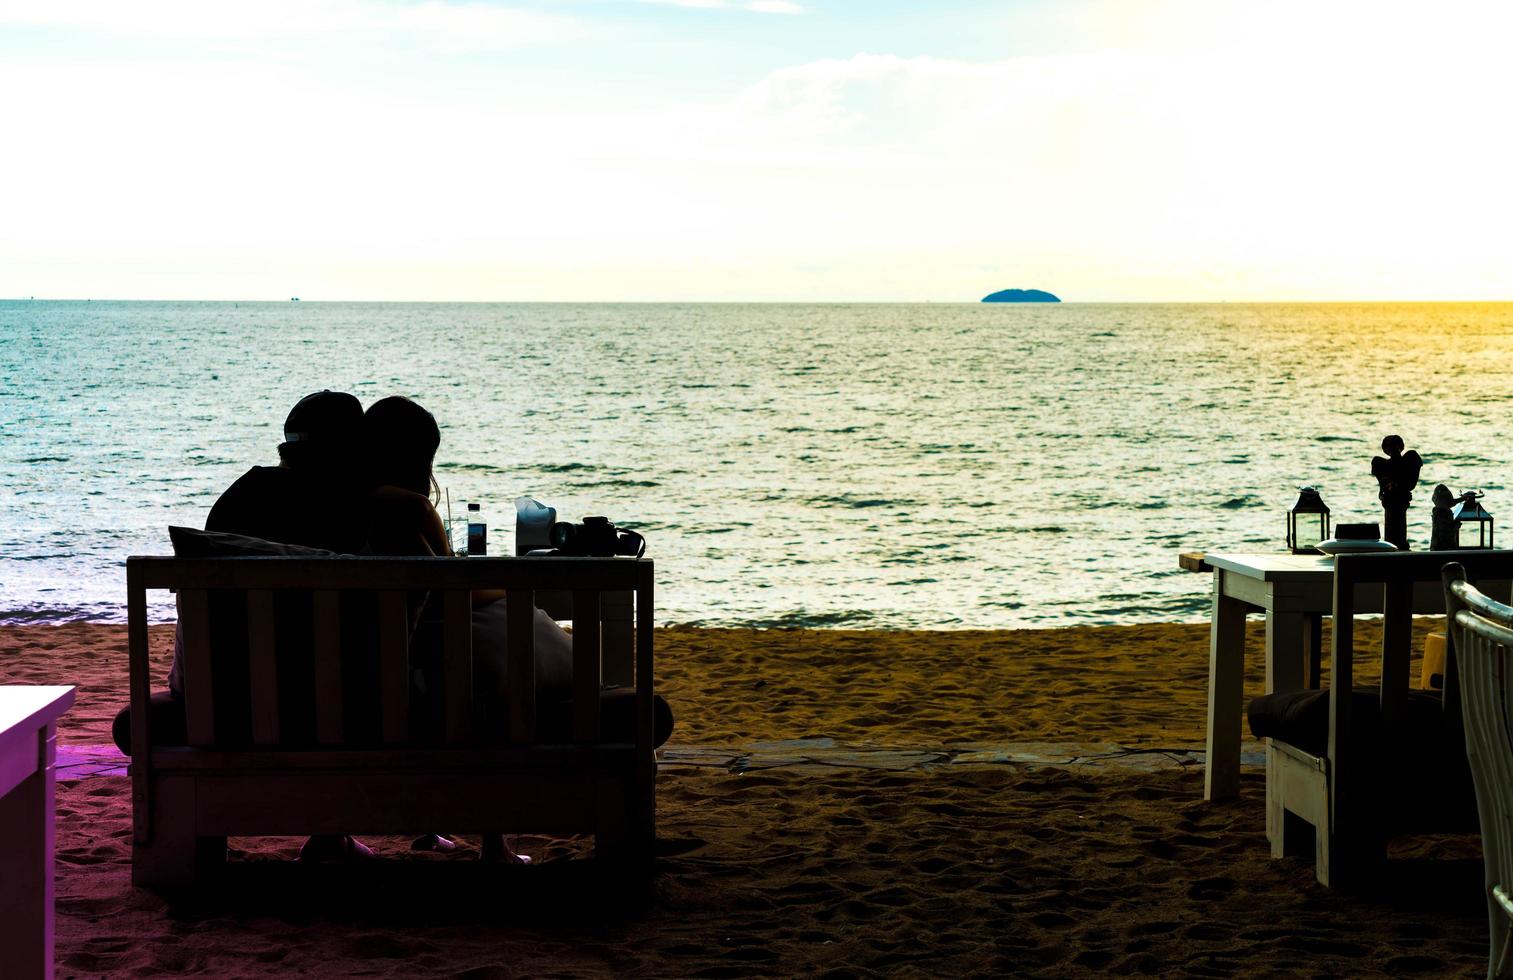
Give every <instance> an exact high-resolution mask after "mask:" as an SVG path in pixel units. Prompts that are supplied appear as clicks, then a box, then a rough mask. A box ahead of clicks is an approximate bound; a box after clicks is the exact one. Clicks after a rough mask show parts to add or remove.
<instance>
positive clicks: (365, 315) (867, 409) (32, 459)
mask: <svg viewBox="0 0 1513 980" xmlns="http://www.w3.org/2000/svg"><path fill="white" fill-rule="evenodd" d="M321 388H333V389H338V390H346V391H350V392H353V393H354V394H356V395H357V396H358V398H360V399H361V400H362V401H363V403H364V404H365V405H366V404H369V403H371V402H372V401H374V400H376V399H378V398H381V397H384V396H386V395H393V394H400V395H407V396H409V397H411V398H414V399H415V400H417V401H419V402H420V403H421V404H422V405H424V406H426V407H427V408H429V409H430V410H431V411H432V412H433V413H434V414H435V416H436V418H437V419H438V421H439V422H440V425H441V428H442V444H441V450H440V453H439V455H438V459H437V467H436V474H437V478H438V480H439V482H440V484H441V485H442V486H443V487H444V488H445V489H446V491H447V499H449V500H450V501H451V506H452V507H453V508H460V506H461V505H462V503H463V502H464V501H470V502H478V503H480V504H481V505H482V512H483V514H484V515H485V520H486V521H487V522H488V523H489V525H490V541H491V545H492V549H491V553H509V551H510V550H511V546H512V544H513V536H514V535H513V532H514V504H513V501H514V499H515V498H516V497H519V496H530V497H534V498H536V499H538V500H540V501H542V502H543V503H545V504H548V505H550V506H553V507H555V508H556V509H557V511H558V515H559V518H560V519H564V520H581V519H582V518H583V517H585V516H589V515H601V516H605V517H608V518H609V519H610V520H612V521H614V522H616V523H617V524H621V525H624V526H627V527H631V528H634V529H636V530H639V531H640V532H642V533H643V534H644V535H645V537H646V539H647V541H648V554H649V555H650V556H651V557H653V558H655V560H656V563H657V573H656V574H657V611H656V616H657V621H658V622H659V623H662V624H673V623H682V624H698V625H704V626H752V627H762V628H794V627H810V628H859V629H914V628H922V629H963V628H1031V627H1033V628H1038V627H1053V626H1072V625H1102V624H1117V623H1140V622H1157V621H1197V620H1202V619H1203V618H1205V617H1206V615H1207V612H1208V604H1209V589H1210V582H1209V581H1208V579H1207V578H1206V577H1205V576H1202V575H1195V574H1192V573H1188V572H1184V571H1182V570H1180V569H1179V567H1178V563H1177V557H1178V554H1179V553H1181V552H1183V551H1194V550H1196V551H1215V550H1224V549H1229V550H1245V551H1280V550H1281V549H1282V548H1283V537H1284V532H1285V515H1286V512H1287V509H1288V507H1289V506H1290V505H1291V503H1292V501H1293V499H1294V498H1295V496H1296V492H1297V488H1298V487H1299V486H1300V485H1304V484H1309V485H1313V486H1315V487H1318V488H1319V489H1320V491H1321V493H1322V495H1323V497H1324V499H1325V501H1326V502H1327V503H1328V505H1329V506H1330V508H1331V509H1332V511H1333V514H1334V519H1335V521H1336V522H1339V521H1377V520H1379V519H1380V506H1379V503H1378V501H1377V496H1376V493H1377V488H1376V484H1375V482H1374V480H1373V479H1372V477H1371V467H1370V464H1371V458H1372V456H1373V455H1374V454H1377V453H1379V452H1380V448H1379V446H1380V442H1381V439H1382V437H1383V436H1385V435H1387V434H1389V433H1396V434H1400V435H1401V436H1402V437H1403V438H1404V439H1405V440H1406V442H1407V444H1408V446H1409V447H1410V448H1413V449H1416V450H1417V451H1418V452H1420V453H1421V454H1422V455H1423V457H1424V460H1425V465H1424V469H1423V474H1422V480H1421V483H1420V487H1419V491H1418V493H1417V495H1416V499H1415V502H1414V505H1413V508H1412V510H1411V511H1410V513H1409V529H1410V535H1411V536H1412V537H1413V538H1414V539H1415V541H1417V542H1419V546H1425V545H1427V541H1428V535H1429V503H1428V500H1429V495H1430V491H1431V490H1432V489H1433V487H1434V485H1435V484H1436V483H1445V484H1447V485H1449V486H1450V487H1451V488H1452V489H1453V490H1455V491H1456V492H1460V491H1461V490H1465V489H1483V490H1485V491H1486V497H1485V498H1484V501H1483V502H1484V505H1485V506H1486V508H1487V509H1488V510H1489V511H1490V512H1491V513H1492V515H1493V517H1494V518H1495V519H1497V518H1502V517H1503V515H1504V514H1506V515H1507V520H1508V521H1509V524H1510V526H1513V495H1510V494H1509V493H1507V492H1506V491H1507V487H1508V484H1509V478H1510V475H1513V474H1510V465H1513V440H1510V437H1509V421H1510V418H1509V416H1510V414H1513V304H1476V303H1465V304H1369V303H1368V304H1308V305H1287V304H1265V305H1241V304H1216V305H1165V304H1140V305H1123V304H1083V303H1063V304H1059V305H1053V304H1023V305H1021V304H921V305H895V304H888V305H865V304H862V305H852V304H846V305H814V304H803V305H779V304H753V305H741V304H734V305H714V304H665V305H648V304H626V305H615V304H571V303H564V304H394V303H383V304H365V303H317V302H308V301H302V302H278V303H237V302H214V303H210V302H205V303H198V302H193V303H191V302H172V303H168V302H163V303H158V302H98V301H93V302H86V301H78V302H42V301H26V300H23V301H8V302H3V303H0V480H3V484H4V490H3V491H0V623H7V624H15V623H61V622H71V621H80V620H83V621H95V622H120V621H123V620H124V618H125V574H124V565H123V563H124V561H125V559H126V557H127V556H128V555H154V554H168V553H170V548H169V541H168V536H167V531H166V529H167V527H168V526H169V525H171V524H184V525H191V526H203V523H204V520H205V516H206V514H207V513H208V511H209V509H210V506H211V504H212V503H213V502H214V501H215V499H216V496H217V495H218V494H219V493H220V492H221V491H222V490H223V489H224V488H225V487H226V486H228V485H229V484H230V483H231V482H232V481H233V480H235V479H236V478H237V477H238V476H239V475H240V474H241V473H243V472H244V471H245V470H246V469H247V468H248V467H250V466H253V465H259V464H261V465H272V464H275V463H276V462H277V445H278V443H279V442H280V440H281V431H282V424H283V419H284V416H285V415H286V414H287V412H288V410H289V408H290V407H291V406H292V405H293V404H294V403H295V402H296V401H297V400H298V399H299V398H300V397H301V396H303V395H305V394H307V393H309V392H311V391H316V390H319V389H321ZM336 516H337V515H333V519H335V518H336ZM1506 533H1507V534H1510V535H1513V527H1510V530H1508V531H1507V532H1506ZM1510 540H1513V539H1510ZM152 614H153V617H154V619H155V620H164V621H166V620H171V619H172V618H173V605H172V600H171V597H170V596H167V595H155V596H154V597H153V599H152Z"/></svg>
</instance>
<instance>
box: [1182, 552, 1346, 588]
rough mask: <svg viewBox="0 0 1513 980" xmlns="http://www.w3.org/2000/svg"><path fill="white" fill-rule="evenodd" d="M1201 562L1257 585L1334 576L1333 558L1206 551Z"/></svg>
mask: <svg viewBox="0 0 1513 980" xmlns="http://www.w3.org/2000/svg"><path fill="white" fill-rule="evenodd" d="M1203 560H1204V561H1206V562H1208V564H1210V565H1212V566H1213V567H1215V568H1222V569H1224V570H1225V571H1226V572H1234V573H1235V574H1237V575H1244V576H1246V577H1247V578H1253V579H1256V580H1258V581H1261V582H1277V581H1281V580H1284V579H1291V580H1299V579H1314V578H1331V579H1332V578H1333V577H1334V559H1333V558H1331V557H1329V556H1328V555H1293V554H1279V553H1272V554H1269V555H1246V554H1233V553H1229V552H1213V551H1210V552H1209V553H1208V554H1207V555H1205V556H1204V557H1203Z"/></svg>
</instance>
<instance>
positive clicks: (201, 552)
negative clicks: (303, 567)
mask: <svg viewBox="0 0 1513 980" xmlns="http://www.w3.org/2000/svg"><path fill="white" fill-rule="evenodd" d="M168 537H169V540H171V541H172V542H173V555H174V557H175V558H238V557H248V556H256V555H284V556H288V557H305V558H322V557H334V556H335V555H336V552H334V551H327V550H326V549H324V548H307V547H305V546H304V545H302V544H284V543H283V542H281V541H265V540H263V539H262V538H251V537H248V536H247V535H245V534H227V533H226V532H225V531H196V530H195V529H194V528H192V527H169V528H168Z"/></svg>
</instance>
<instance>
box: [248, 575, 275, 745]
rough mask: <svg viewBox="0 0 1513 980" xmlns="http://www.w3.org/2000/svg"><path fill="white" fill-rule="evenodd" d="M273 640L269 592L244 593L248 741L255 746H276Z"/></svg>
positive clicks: (271, 593) (267, 590) (271, 595)
mask: <svg viewBox="0 0 1513 980" xmlns="http://www.w3.org/2000/svg"><path fill="white" fill-rule="evenodd" d="M273 636H274V606H273V592H272V590H270V589H250V590H248V592H247V655H248V674H249V677H248V681H249V683H250V692H249V693H250V697H251V702H252V741H253V742H255V743H257V744H258V745H277V744H278V739H279V724H278V659H277V654H276V652H275V650H274V640H273Z"/></svg>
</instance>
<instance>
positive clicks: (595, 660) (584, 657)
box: [573, 590, 600, 743]
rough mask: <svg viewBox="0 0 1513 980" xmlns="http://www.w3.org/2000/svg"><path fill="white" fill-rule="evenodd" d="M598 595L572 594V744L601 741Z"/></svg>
mask: <svg viewBox="0 0 1513 980" xmlns="http://www.w3.org/2000/svg"><path fill="white" fill-rule="evenodd" d="M599 683H600V675H599V593H597V592H589V591H583V590H580V591H576V592H574V593H573V741H574V742H579V743H584V742H597V741H598V740H599Z"/></svg>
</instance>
